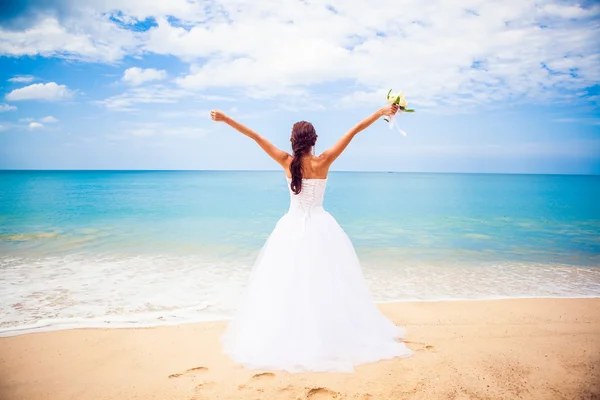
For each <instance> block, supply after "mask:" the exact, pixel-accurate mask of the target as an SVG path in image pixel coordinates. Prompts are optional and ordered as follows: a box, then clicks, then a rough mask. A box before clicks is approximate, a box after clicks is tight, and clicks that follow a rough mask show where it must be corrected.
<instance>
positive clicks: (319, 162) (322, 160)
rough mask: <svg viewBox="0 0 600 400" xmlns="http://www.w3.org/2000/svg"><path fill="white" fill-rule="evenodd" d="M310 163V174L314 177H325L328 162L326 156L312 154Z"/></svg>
mask: <svg viewBox="0 0 600 400" xmlns="http://www.w3.org/2000/svg"><path fill="white" fill-rule="evenodd" d="M310 161H311V162H310V164H311V167H312V168H311V172H312V173H311V175H313V176H314V177H315V178H326V177H327V174H328V172H329V163H328V162H327V159H326V157H323V155H322V154H321V155H318V156H313V157H312V159H311V160H310Z"/></svg>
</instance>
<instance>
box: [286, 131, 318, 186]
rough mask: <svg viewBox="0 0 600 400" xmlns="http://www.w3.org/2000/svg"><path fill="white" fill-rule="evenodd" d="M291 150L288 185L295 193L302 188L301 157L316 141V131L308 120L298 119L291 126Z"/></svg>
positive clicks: (307, 152) (302, 170)
mask: <svg viewBox="0 0 600 400" xmlns="http://www.w3.org/2000/svg"><path fill="white" fill-rule="evenodd" d="M290 140H291V142H292V152H293V156H294V159H293V160H292V163H291V164H290V173H291V174H292V183H291V184H290V187H291V189H292V191H293V192H294V193H295V194H299V193H300V191H301V190H302V173H303V172H304V169H303V166H302V158H303V157H304V156H305V155H307V154H309V153H310V149H311V148H312V147H313V146H314V145H315V143H316V142H317V133H316V132H315V128H314V127H313V125H312V124H311V123H310V122H306V121H300V122H296V123H295V124H294V127H293V128H292V137H291V139H290Z"/></svg>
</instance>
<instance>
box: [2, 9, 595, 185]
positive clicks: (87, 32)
mask: <svg viewBox="0 0 600 400" xmlns="http://www.w3.org/2000/svg"><path fill="white" fill-rule="evenodd" d="M80 3H81V2H76V1H71V0H61V1H24V2H19V1H15V2H11V4H10V5H9V6H8V7H6V8H5V9H3V10H2V12H1V13H2V14H1V15H0V90H1V96H2V99H0V168H2V169H253V170H254V169H276V168H277V166H276V165H275V164H274V162H273V161H271V160H270V159H269V158H268V157H267V156H266V155H264V154H263V153H262V151H261V150H260V149H259V148H258V146H256V145H255V144H254V143H252V142H251V141H250V140H249V139H247V138H245V137H243V136H242V135H240V134H239V133H237V132H235V131H233V130H231V129H230V128H228V127H227V126H225V125H223V124H216V123H214V122H212V121H211V120H210V118H209V114H208V112H209V110H210V109H213V108H217V109H221V110H223V111H224V112H226V113H228V114H229V115H231V116H232V117H233V118H235V119H238V120H239V121H240V122H242V123H244V124H246V125H248V126H250V127H252V128H254V129H255V130H257V131H259V132H260V133H262V134H263V135H264V136H266V137H267V138H269V139H270V140H272V141H273V142H274V143H275V144H276V145H278V146H280V147H282V148H284V149H289V135H290V129H291V126H292V124H293V123H294V122H296V121H298V120H308V121H311V122H313V124H314V125H315V127H316V129H317V131H318V134H319V142H318V143H317V152H320V151H323V150H325V149H326V148H327V147H328V146H330V145H331V144H333V143H334V142H335V140H337V139H338V138H339V136H340V135H342V134H343V133H344V132H345V130H347V129H348V128H350V127H352V125H354V124H355V123H356V122H358V121H359V120H360V119H362V118H364V117H366V116H367V115H369V114H370V113H372V112H373V111H375V110H376V109H377V108H379V107H380V106H382V105H383V104H384V98H385V93H386V92H387V90H389V89H390V88H393V89H394V90H403V92H404V93H405V95H406V97H407V99H408V101H409V105H410V106H411V107H413V108H415V109H416V110H417V112H416V113H414V114H408V115H406V114H404V115H401V116H400V117H399V123H400V126H401V127H402V128H403V129H404V130H405V131H406V132H407V133H408V135H407V136H406V137H404V136H402V135H400V134H399V133H398V132H397V131H394V130H390V129H389V128H388V126H387V125H386V124H385V123H384V122H383V121H378V122H376V123H375V124H374V125H373V126H371V127H370V128H369V129H368V130H366V131H364V132H362V133H361V134H360V135H359V136H358V137H357V138H356V139H355V141H354V142H353V143H352V144H351V145H350V147H349V148H348V150H347V152H346V153H345V154H344V155H342V157H340V159H339V160H338V161H337V162H336V164H334V166H333V169H336V170H367V171H420V172H501V173H578V174H590V173H592V174H598V173H600V113H599V99H600V50H599V49H600V39H598V38H600V24H599V21H600V6H599V5H598V4H597V3H594V2H583V3H581V2H580V3H575V2H568V1H529V0H504V1H487V0H486V1H483V0H481V1H479V0H464V1H454V2H445V1H442V0H428V1H409V0H406V1H389V2H388V1H382V2H378V4H379V5H378V7H377V8H374V7H373V6H372V5H370V4H369V2H368V1H366V0H365V1H362V0H360V1H359V0H357V1H352V2H342V1H327V2H320V1H319V2H317V1H306V2H289V3H285V5H284V3H280V2H275V1H260V2H248V1H225V2H206V1H188V0H171V1H169V2H164V1H158V0H147V1H142V0H120V1H115V0H102V1H101V0H90V1H87V2H85V7H83V6H81V5H80ZM448 3H451V4H448Z"/></svg>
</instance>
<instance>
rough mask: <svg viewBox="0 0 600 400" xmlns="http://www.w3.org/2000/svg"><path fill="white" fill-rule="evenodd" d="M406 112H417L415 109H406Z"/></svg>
mask: <svg viewBox="0 0 600 400" xmlns="http://www.w3.org/2000/svg"><path fill="white" fill-rule="evenodd" d="M404 112H415V110H404Z"/></svg>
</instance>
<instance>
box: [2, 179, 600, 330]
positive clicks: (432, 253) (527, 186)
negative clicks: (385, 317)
mask: <svg viewBox="0 0 600 400" xmlns="http://www.w3.org/2000/svg"><path fill="white" fill-rule="evenodd" d="M286 185H287V182H286V179H285V175H284V174H283V172H235V171H0V298H1V302H0V335H3V336H7V335H13V334H18V333H25V332H32V331H42V330H54V329H66V328H73V327H107V326H108V327H111V326H112V327H123V326H155V325H165V324H178V323H184V322H193V321H203V320H215V319H226V318H227V317H228V316H230V315H231V313H232V311H233V310H234V308H235V304H236V301H237V299H238V298H239V294H240V293H241V291H242V290H243V288H244V285H245V284H246V281H247V279H248V277H249V273H250V270H251V268H252V264H253V261H254V259H255V257H256V256H257V255H258V253H259V251H260V249H261V246H262V245H263V244H264V242H265V240H266V239H267V237H268V235H269V233H270V232H271V230H272V229H273V228H274V226H275V224H276V222H277V220H278V219H279V218H280V217H281V216H282V215H283V214H284V213H285V212H286V211H287V208H288V206H289V193H288V189H287V187H286ZM324 206H325V209H326V210H327V211H329V212H330V213H331V214H332V215H333V216H334V217H335V218H336V219H337V221H338V222H339V223H340V225H341V226H342V227H343V228H344V230H345V231H346V233H347V234H348V235H349V237H350V239H351V240H352V242H353V243H354V245H355V247H356V250H357V253H358V256H359V258H360V261H361V264H362V267H363V271H364V274H365V277H366V279H367V281H368V283H369V286H370V288H371V291H372V293H373V297H374V299H375V300H376V301H379V302H388V301H445V300H456V299H462V300H477V299H497V298H522V297H599V296H600V176H574V175H502V174H433V173H367V172H365V173H362V172H332V173H331V174H330V176H329V179H328V186H327V191H326V195H325V202H324Z"/></svg>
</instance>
